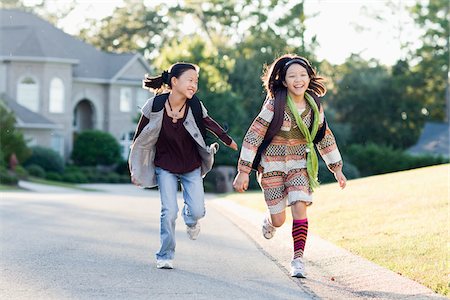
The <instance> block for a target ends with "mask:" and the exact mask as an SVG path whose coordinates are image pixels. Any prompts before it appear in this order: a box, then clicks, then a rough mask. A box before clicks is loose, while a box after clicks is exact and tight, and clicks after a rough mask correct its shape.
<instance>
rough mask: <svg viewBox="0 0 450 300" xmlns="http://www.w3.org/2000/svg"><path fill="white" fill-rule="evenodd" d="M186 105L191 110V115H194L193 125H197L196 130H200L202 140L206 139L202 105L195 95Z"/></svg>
mask: <svg viewBox="0 0 450 300" xmlns="http://www.w3.org/2000/svg"><path fill="white" fill-rule="evenodd" d="M188 104H189V106H190V107H191V109H192V114H193V115H194V119H195V123H196V124H197V127H198V129H200V133H201V134H202V136H203V139H205V138H206V127H205V124H204V123H203V109H202V104H201V103H200V99H198V97H197V95H194V96H192V98H191V99H190V100H188Z"/></svg>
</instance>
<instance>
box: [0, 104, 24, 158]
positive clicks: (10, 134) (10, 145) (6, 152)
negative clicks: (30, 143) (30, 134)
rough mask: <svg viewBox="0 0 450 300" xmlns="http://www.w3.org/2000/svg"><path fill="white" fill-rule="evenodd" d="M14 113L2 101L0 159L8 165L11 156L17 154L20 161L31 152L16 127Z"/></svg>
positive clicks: (0, 109)
mask: <svg viewBox="0 0 450 300" xmlns="http://www.w3.org/2000/svg"><path fill="white" fill-rule="evenodd" d="M15 125H16V118H15V116H14V113H12V112H11V111H9V110H7V109H6V107H5V105H4V104H3V102H0V128H1V130H0V154H1V155H2V156H1V157H0V160H2V162H4V163H5V164H6V165H8V162H9V158H10V157H11V155H12V154H13V153H15V154H16V156H17V159H18V160H19V163H21V162H24V161H25V160H26V159H27V158H28V157H29V156H30V154H31V150H30V149H29V148H28V147H27V143H26V141H25V138H24V136H23V134H22V132H20V131H19V130H18V129H17V128H16V127H15Z"/></svg>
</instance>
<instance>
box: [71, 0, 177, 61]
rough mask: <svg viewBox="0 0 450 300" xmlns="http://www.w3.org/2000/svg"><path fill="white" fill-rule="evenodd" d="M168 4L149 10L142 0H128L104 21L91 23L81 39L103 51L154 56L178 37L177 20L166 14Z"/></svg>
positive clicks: (83, 31) (90, 21) (81, 35)
mask: <svg viewBox="0 0 450 300" xmlns="http://www.w3.org/2000/svg"><path fill="white" fill-rule="evenodd" d="M167 11H168V8H167V5H166V4H164V3H163V4H160V5H158V6H156V7H155V8H154V9H149V8H148V7H146V6H145V4H144V3H143V2H140V1H131V0H127V1H125V5H124V6H123V7H119V8H117V9H115V10H114V12H113V14H112V15H111V16H108V17H106V18H104V19H102V20H100V21H97V20H95V19H93V20H88V21H87V22H88V23H89V24H90V26H89V27H86V28H83V29H81V31H80V34H79V36H80V38H81V39H83V40H84V41H86V42H88V43H89V44H91V45H94V46H95V47H97V48H98V49H100V50H104V51H109V52H134V51H138V52H140V53H142V54H144V55H145V56H146V57H154V56H155V55H156V54H157V53H159V49H160V48H161V46H162V45H164V44H166V43H167V42H168V41H170V40H171V39H173V38H174V37H176V36H177V35H178V33H179V29H178V28H177V26H176V25H175V22H176V20H171V19H169V18H167V16H166V15H165V14H166V13H167Z"/></svg>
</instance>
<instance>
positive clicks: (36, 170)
mask: <svg viewBox="0 0 450 300" xmlns="http://www.w3.org/2000/svg"><path fill="white" fill-rule="evenodd" d="M26 169H27V171H28V174H30V175H31V176H35V177H39V178H45V170H44V168H42V167H41V166H38V165H35V164H33V165H29V166H27V167H26Z"/></svg>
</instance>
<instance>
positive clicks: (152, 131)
mask: <svg viewBox="0 0 450 300" xmlns="http://www.w3.org/2000/svg"><path fill="white" fill-rule="evenodd" d="M198 71H199V68H198V66H196V65H193V64H190V63H176V64H174V65H172V66H171V68H170V69H169V71H164V72H163V73H162V74H161V75H160V76H157V77H152V78H150V77H148V76H146V78H145V79H144V81H143V86H144V88H147V89H151V90H155V91H156V94H157V96H155V97H153V98H151V99H149V100H148V101H147V102H146V104H145V105H144V107H142V110H141V111H142V116H141V118H140V120H139V123H138V126H137V129H136V134H135V137H134V142H133V145H132V146H131V151H130V157H129V166H130V173H131V180H132V182H133V183H134V184H136V185H138V186H144V187H153V186H158V187H159V191H160V196H161V227H160V237H161V248H160V249H159V251H158V252H157V253H156V267H157V268H158V269H172V268H173V258H174V255H175V220H176V218H177V215H178V204H177V190H178V181H180V182H181V186H182V189H183V198H184V206H183V209H182V215H183V218H184V222H185V224H186V230H187V234H188V236H189V238H190V239H192V240H195V239H197V236H198V234H199V232H200V224H199V222H198V220H199V219H200V218H202V217H203V216H204V215H205V199H204V189H203V179H202V177H203V176H205V175H206V173H207V172H208V171H210V170H211V167H212V164H213V156H214V154H215V152H216V151H217V149H218V145H217V143H214V144H213V145H211V146H208V145H206V143H205V134H206V129H208V130H209V131H211V132H212V133H214V134H215V135H216V136H217V137H218V138H219V139H220V140H221V141H222V142H223V143H224V144H226V145H228V146H229V147H230V148H232V149H234V150H237V144H236V143H235V142H234V141H233V139H232V138H230V137H229V136H228V135H227V134H226V133H225V131H224V130H223V129H222V128H221V127H220V126H219V125H218V124H217V122H215V121H214V120H213V119H212V118H211V117H210V116H208V112H207V110H206V108H205V107H204V106H203V103H202V102H201V101H200V100H199V99H198V98H197V96H196V95H195V93H196V92H197V85H198ZM163 87H166V88H168V90H169V92H168V93H161V92H162V88H163Z"/></svg>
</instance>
